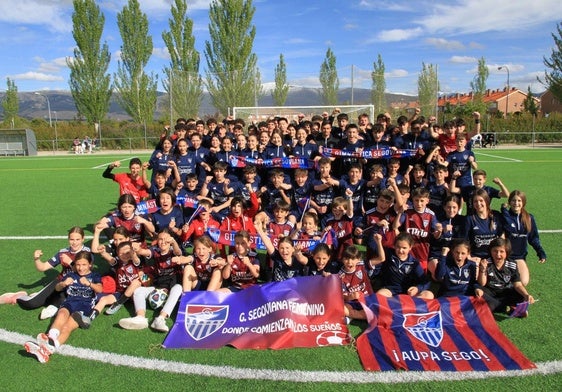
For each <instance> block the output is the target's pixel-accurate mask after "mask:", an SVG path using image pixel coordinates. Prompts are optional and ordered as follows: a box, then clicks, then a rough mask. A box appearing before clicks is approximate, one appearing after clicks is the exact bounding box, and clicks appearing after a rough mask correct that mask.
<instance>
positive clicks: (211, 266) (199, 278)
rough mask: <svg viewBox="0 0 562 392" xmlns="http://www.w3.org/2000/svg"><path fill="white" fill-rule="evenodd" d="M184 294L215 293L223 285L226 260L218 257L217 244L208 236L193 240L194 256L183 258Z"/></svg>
mask: <svg viewBox="0 0 562 392" xmlns="http://www.w3.org/2000/svg"><path fill="white" fill-rule="evenodd" d="M181 264H186V265H185V267H184V268H183V281H182V287H183V292H184V293H185V292H186V291H195V290H207V291H215V290H218V289H220V287H221V285H222V275H221V270H222V268H223V267H224V266H225V265H226V260H225V259H224V258H222V257H219V256H217V254H216V253H215V244H214V243H213V241H212V240H211V238H210V237H209V236H208V235H202V236H200V237H197V238H195V239H194V240H193V255H189V256H182V257H181Z"/></svg>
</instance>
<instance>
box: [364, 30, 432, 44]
mask: <svg viewBox="0 0 562 392" xmlns="http://www.w3.org/2000/svg"><path fill="white" fill-rule="evenodd" d="M422 32H423V30H422V29H421V28H420V27H416V28H414V29H392V30H383V31H381V32H380V33H378V34H377V35H376V37H375V41H382V42H397V41H405V40H408V39H411V38H416V37H418V36H419V35H421V34H422Z"/></svg>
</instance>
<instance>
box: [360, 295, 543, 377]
mask: <svg viewBox="0 0 562 392" xmlns="http://www.w3.org/2000/svg"><path fill="white" fill-rule="evenodd" d="M365 300H366V306H365V310H366V313H367V316H368V319H369V328H368V329H367V330H366V331H365V332H364V333H363V334H362V335H361V336H360V337H359V338H358V339H357V351H358V353H359V357H360V358H361V362H362V363H363V367H364V368H365V370H396V369H400V370H415V371H500V370H521V369H532V368H535V365H534V364H533V363H532V362H531V361H530V360H529V359H527V358H526V357H525V356H524V355H523V354H522V353H521V352H520V351H519V349H518V348H517V347H516V346H515V345H514V344H513V343H512V342H511V341H510V340H509V339H508V338H507V337H506V336H505V335H504V334H503V333H502V332H501V330H500V329H499V327H498V325H497V324H496V321H495V320H494V317H493V315H492V313H491V311H490V308H489V307H488V306H487V305H486V302H485V301H484V300H483V299H481V298H476V297H464V296H461V297H447V298H438V299H434V300H423V299H419V298H413V297H410V296H407V295H399V296H396V297H392V298H387V297H383V296H381V295H377V294H374V295H371V296H368V297H366V299H365Z"/></svg>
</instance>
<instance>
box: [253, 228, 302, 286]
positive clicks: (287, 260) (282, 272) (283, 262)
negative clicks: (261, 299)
mask: <svg viewBox="0 0 562 392" xmlns="http://www.w3.org/2000/svg"><path fill="white" fill-rule="evenodd" d="M256 229H257V231H258V234H259V236H260V238H261V240H262V242H263V244H264V245H265V248H266V250H267V254H268V255H269V256H270V257H271V263H270V268H271V269H272V280H273V281H275V282H281V281H283V280H287V279H290V278H294V277H296V276H304V266H305V265H306V264H307V263H308V258H307V257H306V256H305V255H303V254H302V252H301V251H300V250H298V249H295V247H294V245H293V240H292V239H291V238H290V237H282V238H278V243H277V249H276V248H275V246H274V245H273V242H272V239H271V238H269V236H268V235H267V233H266V232H265V231H264V229H263V227H262V226H261V225H258V226H257V227H256Z"/></svg>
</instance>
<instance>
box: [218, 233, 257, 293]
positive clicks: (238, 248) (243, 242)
mask: <svg viewBox="0 0 562 392" xmlns="http://www.w3.org/2000/svg"><path fill="white" fill-rule="evenodd" d="M250 245H251V237H250V233H249V232H248V231H246V230H241V231H239V232H237V233H236V234H235V235H234V252H233V253H231V254H229V255H228V256H227V258H226V264H225V265H224V267H222V278H223V279H224V280H230V282H231V285H230V286H228V287H223V288H221V289H220V290H219V291H222V292H227V293H232V292H237V291H240V290H243V289H246V288H248V287H250V286H253V285H255V284H257V283H258V278H259V276H260V260H259V258H258V254H257V253H256V252H255V251H253V250H251V248H250Z"/></svg>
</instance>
